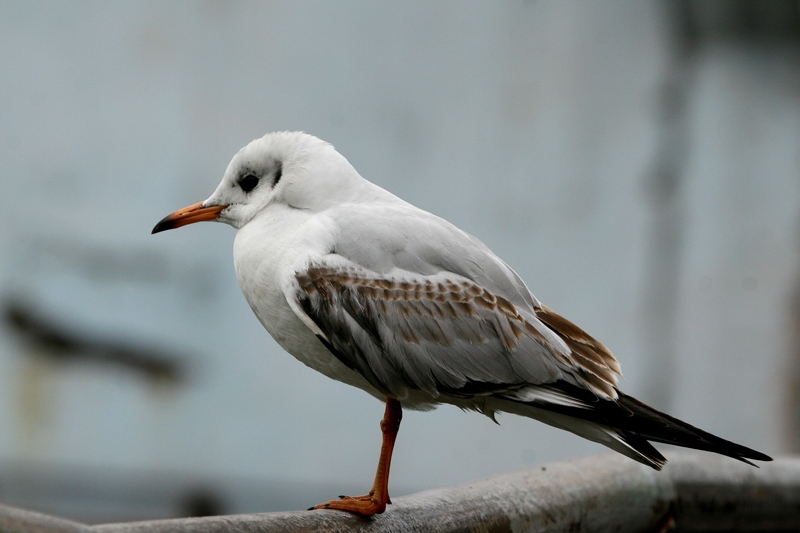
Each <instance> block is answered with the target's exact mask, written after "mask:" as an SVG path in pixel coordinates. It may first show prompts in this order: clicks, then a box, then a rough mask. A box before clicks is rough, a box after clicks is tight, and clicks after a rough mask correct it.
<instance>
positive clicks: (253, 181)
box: [239, 174, 258, 192]
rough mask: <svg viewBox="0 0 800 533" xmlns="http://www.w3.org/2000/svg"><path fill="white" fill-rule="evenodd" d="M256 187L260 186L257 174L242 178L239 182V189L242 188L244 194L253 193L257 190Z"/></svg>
mask: <svg viewBox="0 0 800 533" xmlns="http://www.w3.org/2000/svg"><path fill="white" fill-rule="evenodd" d="M256 185H258V176H256V175H255V174H248V175H246V176H242V178H241V179H240V180H239V187H241V188H242V190H243V191H244V192H250V191H252V190H253V189H255V188H256Z"/></svg>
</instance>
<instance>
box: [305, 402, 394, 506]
mask: <svg viewBox="0 0 800 533" xmlns="http://www.w3.org/2000/svg"><path fill="white" fill-rule="evenodd" d="M402 418H403V410H402V409H401V408H400V402H398V401H397V400H395V399H393V398H386V411H385V412H384V414H383V420H381V432H382V433H383V444H382V445H381V458H380V460H379V461H378V472H377V473H376V474H375V483H374V484H373V485H372V490H371V491H369V494H366V495H364V496H343V497H342V498H341V499H339V500H332V501H329V502H327V503H321V504H319V505H317V506H316V507H314V509H336V510H338V511H349V512H351V513H356V514H360V515H363V516H372V515H374V514H377V513H382V512H383V511H385V510H386V504H387V503H392V501H391V500H390V499H389V467H390V466H391V463H392V450H394V441H395V439H396V438H397V430H398V429H400V420H401V419H402Z"/></svg>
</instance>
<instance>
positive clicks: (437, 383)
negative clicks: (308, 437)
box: [295, 261, 616, 399]
mask: <svg viewBox="0 0 800 533" xmlns="http://www.w3.org/2000/svg"><path fill="white" fill-rule="evenodd" d="M296 282H297V283H296V286H295V292H296V294H295V298H296V302H297V303H298V304H299V308H300V309H302V311H303V312H304V313H305V314H306V315H307V316H308V317H309V318H310V319H311V320H312V321H313V322H314V323H315V324H316V325H317V326H318V327H319V329H320V331H322V333H323V334H324V336H325V338H324V339H322V340H323V342H324V343H325V344H326V346H327V347H328V348H329V349H330V350H331V352H333V353H334V355H336V357H338V358H339V359H340V360H341V361H342V362H343V363H344V364H345V365H347V366H348V367H350V368H351V369H353V370H356V371H358V372H359V373H361V374H362V375H363V376H364V377H365V378H366V379H367V380H368V381H369V382H370V383H371V384H372V385H373V386H374V387H376V388H377V389H378V390H380V391H381V392H383V393H385V394H389V395H391V396H394V397H397V398H401V399H402V398H404V397H405V396H406V394H407V392H408V391H409V390H414V389H416V390H423V391H426V392H427V393H429V394H430V395H431V396H433V397H437V396H438V395H439V394H442V393H444V394H449V395H452V396H465V397H469V396H474V395H481V394H498V393H503V392H508V391H514V390H517V389H521V388H524V387H526V386H530V385H538V384H543V383H549V382H553V381H557V380H559V379H565V380H567V381H570V382H575V383H576V384H579V385H581V386H584V387H586V386H588V387H589V388H591V389H599V390H600V391H602V392H601V394H603V395H609V396H612V397H613V396H615V390H614V387H613V385H615V384H616V383H615V379H614V378H613V375H612V376H611V377H610V378H609V375H610V374H613V370H612V369H610V368H609V367H608V366H607V365H603V364H599V363H598V362H597V361H594V360H593V359H592V358H591V357H590V358H588V359H587V361H588V362H587V363H586V364H585V365H583V366H582V365H580V364H576V361H575V360H574V357H573V356H572V354H570V353H569V351H568V350H566V351H565V350H564V349H563V348H562V349H561V350H559V349H557V348H556V347H554V346H553V345H552V344H551V342H549V341H548V339H547V337H546V335H543V334H542V328H545V327H546V326H544V325H543V324H542V322H540V321H539V320H538V318H536V317H532V316H530V315H528V316H526V315H527V313H525V314H523V313H520V310H519V309H518V308H517V307H516V306H515V305H514V304H513V303H511V302H510V301H508V300H507V299H505V298H503V297H502V296H498V295H494V294H492V293H490V292H489V291H487V290H485V289H484V288H482V287H481V286H480V285H478V284H477V283H475V282H474V281H472V280H470V279H467V278H465V277H463V276H459V275H457V274H453V273H452V272H439V273H437V274H433V275H420V274H410V273H397V274H395V275H392V276H387V275H385V274H378V273H376V272H373V271H370V270H368V269H365V268H363V267H360V266H358V265H355V264H353V263H350V262H346V263H345V264H344V265H343V264H341V262H338V261H337V262H336V263H335V264H326V263H317V264H312V265H310V266H308V267H306V268H305V269H304V270H303V271H302V272H298V273H296ZM537 311H538V309H537ZM553 315H555V314H554V313H553ZM555 316H558V315H555ZM559 318H560V317H559ZM561 320H563V319H561ZM550 321H551V322H554V321H555V319H551V320H550ZM565 322H566V321H565ZM567 324H571V323H569V322H567ZM548 333H549V331H548ZM556 334H557V335H559V336H560V337H561V338H564V336H563V335H561V334H559V333H558V332H557V331H556ZM587 337H588V336H587ZM567 338H568V339H569V337H567ZM588 338H590V337H588ZM569 342H571V341H569V340H567V343H568V344H569ZM595 342H596V341H595ZM598 344H599V343H598ZM609 355H610V352H609ZM611 357H612V359H613V356H611ZM614 362H615V363H616V361H614ZM591 365H594V367H591ZM584 366H587V367H590V368H589V369H588V371H589V372H590V373H591V376H588V379H585V378H583V377H582V375H583V374H584V373H586V372H587V369H585V368H584ZM595 367H596V368H595ZM596 374H599V375H600V377H596ZM609 379H610V380H611V383H608V382H607V381H608V380H609ZM595 382H596V383H595ZM609 391H610V392H611V394H609Z"/></svg>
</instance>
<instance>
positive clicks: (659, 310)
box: [642, 0, 800, 442]
mask: <svg viewBox="0 0 800 533" xmlns="http://www.w3.org/2000/svg"><path fill="white" fill-rule="evenodd" d="M662 12H663V15H664V20H665V27H666V30H667V31H666V36H667V38H668V39H669V41H668V42H669V53H670V58H669V62H668V64H667V68H666V70H665V77H664V80H663V85H662V88H661V94H660V99H659V110H658V124H659V140H658V149H657V151H656V155H655V161H654V163H653V166H652V169H651V173H650V176H649V179H648V180H647V193H648V196H649V199H650V201H651V203H650V205H651V209H652V214H653V222H652V226H651V227H650V230H649V239H648V242H649V249H648V250H647V259H646V270H645V289H644V313H643V318H644V327H643V330H642V337H643V342H642V345H643V346H644V349H645V350H647V351H649V352H650V353H649V354H648V357H647V358H646V359H647V360H648V361H652V362H653V363H652V364H651V367H650V368H648V369H647V376H646V378H645V379H646V385H645V391H646V392H645V393H644V396H645V399H646V400H647V401H648V402H651V403H652V404H653V405H656V406H658V407H659V408H662V409H669V408H670V404H671V403H672V400H673V394H674V390H673V388H674V383H675V381H676V379H675V378H676V372H677V370H676V368H677V363H676V361H675V359H676V356H675V353H676V348H675V330H676V323H677V313H678V305H679V303H678V295H679V294H680V282H681V274H680V273H681V263H682V257H681V256H682V250H683V248H684V243H683V240H684V235H683V234H684V223H685V221H684V215H685V212H684V211H685V206H684V204H685V199H684V197H683V196H684V195H683V194H682V191H681V189H682V182H683V181H684V172H685V168H686V165H687V161H688V160H689V158H690V156H691V135H692V131H691V126H690V125H689V119H690V117H689V111H688V106H689V102H690V100H691V97H692V94H693V91H694V86H695V77H696V70H697V67H696V63H697V57H698V52H699V51H700V50H701V49H702V48H703V47H704V46H706V45H707V44H709V43H711V42H720V41H725V42H731V43H733V42H735V43H736V44H737V45H740V46H756V45H758V46H761V45H767V49H768V50H769V49H771V48H769V45H771V44H780V45H786V44H787V43H791V44H794V45H797V44H798V43H800V2H798V0H679V1H675V0H666V1H665V2H663V3H662ZM775 50H776V53H781V51H780V47H775ZM798 351H799V352H800V350H798ZM798 366H800V364H799V365H798ZM797 381H798V383H800V371H799V372H798V380H797ZM796 388H797V389H798V390H800V385H798V386H797V387H796ZM797 396H798V398H800V393H798V394H797ZM794 403H796V404H797V405H798V406H800V399H798V400H797V401H795V402H794ZM796 418H797V419H798V423H797V424H798V428H800V416H798V417H796ZM796 433H797V434H798V435H800V429H798V430H797V432H796ZM798 442H800V438H798Z"/></svg>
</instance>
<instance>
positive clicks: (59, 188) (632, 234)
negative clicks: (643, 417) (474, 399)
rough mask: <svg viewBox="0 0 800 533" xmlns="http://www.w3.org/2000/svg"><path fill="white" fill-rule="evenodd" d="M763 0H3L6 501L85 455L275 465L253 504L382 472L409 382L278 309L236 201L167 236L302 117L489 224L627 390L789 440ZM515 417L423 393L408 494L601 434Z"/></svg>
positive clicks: (461, 216) (798, 145)
mask: <svg viewBox="0 0 800 533" xmlns="http://www.w3.org/2000/svg"><path fill="white" fill-rule="evenodd" d="M763 3H765V4H771V3H770V2H763ZM734 4H736V5H739V4H740V3H738V2H737V3H734V2H731V3H723V4H719V3H711V4H707V3H689V2H684V3H675V6H673V7H668V5H662V4H660V3H657V2H652V1H651V2H638V1H628V2H600V1H594V2H555V1H542V0H540V1H537V2H525V1H507V2H434V3H432V2H423V1H416V2H403V3H380V4H379V3H372V2H357V1H356V2H295V1H274V2H269V3H263V2H211V1H204V2H169V3H161V2H128V3H106V2H80V3H68V4H64V3H57V2H26V3H15V2H6V3H0V50H2V52H0V72H2V73H3V75H2V76H0V161H2V163H3V164H2V177H0V197H2V198H3V199H4V202H3V204H4V205H3V209H2V210H0V298H2V305H4V306H5V312H4V314H5V322H4V327H3V329H2V330H0V479H2V472H3V468H4V466H3V465H6V467H5V468H7V469H8V468H11V467H12V466H13V471H14V472H16V473H17V474H15V475H16V476H17V477H16V478H14V479H16V480H17V481H15V482H14V483H13V484H3V483H0V500H3V501H6V502H7V503H13V502H14V501H18V500H15V498H17V496H15V494H18V492H15V490H14V486H16V487H19V486H22V485H23V484H24V483H25V482H24V478H25V472H31V471H33V470H35V471H36V472H43V474H41V475H43V476H47V472H56V471H58V472H64V471H65V470H64V469H67V470H66V471H67V472H72V471H75V470H74V469H81V468H84V469H89V470H87V471H89V472H95V473H97V476H100V477H101V476H102V474H101V473H102V472H114V474H110V475H111V476H112V478H113V479H115V480H119V482H120V483H123V482H124V479H125V473H126V472H127V473H132V472H138V473H139V474H140V475H141V476H143V477H142V479H144V481H142V483H144V484H145V485H146V483H147V479H150V478H148V475H149V474H148V473H153V476H152V479H153V480H155V481H153V483H155V484H158V483H165V482H164V477H163V474H164V473H165V472H166V473H168V474H169V476H167V477H172V478H175V479H179V478H182V477H185V478H187V479H188V478H192V479H195V478H197V479H203V480H211V481H210V482H209V481H204V483H210V484H211V487H212V488H214V487H216V485H215V482H218V484H219V485H220V486H221V485H222V484H226V486H228V485H230V484H236V482H237V480H240V481H242V483H243V482H244V481H247V482H248V483H262V485H259V486H263V487H269V488H270V490H264V496H263V498H262V499H260V500H258V501H251V502H250V503H247V504H245V503H241V501H239V500H236V498H235V497H234V496H228V500H227V502H228V504H229V505H228V507H226V508H225V509H223V510H224V511H225V512H234V511H257V510H272V509H278V508H286V509H290V508H304V507H307V506H308V505H311V504H313V503H315V500H311V501H306V500H304V499H303V498H304V497H305V495H307V494H309V491H307V490H302V491H298V493H299V495H298V497H297V498H295V499H289V500H287V499H285V498H284V499H281V497H280V496H279V495H277V494H278V493H279V491H280V488H281V487H285V486H287V484H288V482H289V480H291V482H293V483H309V484H316V485H315V486H319V485H324V486H326V487H327V486H335V487H339V488H338V489H336V490H337V491H339V492H335V493H332V494H330V496H335V494H339V493H358V491H360V490H361V491H363V490H365V489H366V488H367V487H368V486H369V484H370V483H371V479H372V476H373V474H374V468H375V464H376V461H377V454H378V449H379V443H380V435H379V431H378V420H379V419H380V417H381V414H382V410H383V407H382V406H381V405H380V403H378V402H376V401H374V400H373V399H371V398H369V397H368V396H367V395H366V394H364V393H363V392H360V391H358V390H354V389H350V388H348V387H346V386H344V385H341V384H338V383H335V382H332V381H329V380H327V379H326V378H324V377H322V376H321V375H317V374H316V373H314V372H313V371H311V370H309V369H307V368H305V367H304V366H303V365H301V364H300V363H298V362H296V361H295V360H294V359H293V358H292V357H290V356H288V355H287V354H285V353H284V352H282V350H281V349H280V348H278V347H277V345H276V344H275V343H274V342H273V341H272V339H271V338H270V337H269V335H268V334H267V333H266V332H265V331H263V329H262V328H261V326H260V325H259V324H258V322H257V320H256V319H255V317H254V316H252V313H251V311H250V309H249V308H248V306H247V304H246V303H245V301H244V298H243V297H242V295H241V293H240V291H239V288H238V285H237V283H236V280H235V276H234V273H233V268H232V260H231V245H232V241H233V237H234V231H233V230H232V229H231V228H229V227H227V226H223V225H214V224H202V225H197V226H193V227H189V228H185V229H181V230H179V231H174V232H168V233H165V234H159V235H157V236H151V235H150V234H149V232H150V229H151V228H152V226H153V225H154V224H155V222H157V221H158V220H159V219H160V218H161V217H162V216H164V215H166V214H167V213H169V212H171V211H174V210H175V209H177V208H180V207H183V206H185V205H189V204H191V203H194V202H197V201H200V200H203V199H205V198H206V197H207V196H208V195H210V193H211V192H212V191H213V189H214V187H215V186H216V184H217V182H218V181H219V179H220V178H221V176H222V172H223V171H224V169H225V167H226V165H227V163H228V161H229V159H230V157H231V156H232V155H233V154H234V153H235V152H236V150H238V149H239V148H240V147H241V146H242V145H244V144H246V143H247V142H249V141H250V140H251V139H253V138H255V137H258V136H261V135H263V134H264V133H266V132H268V131H273V130H283V129H288V130H305V131H308V132H310V133H313V134H315V135H317V136H319V137H321V138H323V139H325V140H327V141H329V142H331V143H333V144H334V145H335V146H336V147H337V148H338V149H339V151H340V152H342V153H343V154H344V155H345V156H346V157H348V159H349V160H350V161H351V162H352V163H353V164H354V166H355V167H356V168H357V169H358V170H359V171H360V172H361V173H362V175H363V176H364V177H366V178H367V179H370V180H372V181H374V182H375V183H377V184H379V185H381V186H383V187H385V188H387V189H389V190H391V191H392V192H394V193H396V194H398V195H399V196H401V197H403V198H404V199H406V200H408V201H410V202H412V203H414V204H416V205H418V206H420V207H423V208H425V209H427V210H430V211H432V212H434V213H436V214H438V215H440V216H443V217H445V218H447V219H448V220H450V221H451V222H453V223H455V224H457V225H458V226H460V227H462V228H464V229H465V230H467V231H469V232H471V233H473V234H474V235H476V236H478V237H479V238H480V239H482V240H483V241H484V242H486V243H487V244H488V245H489V246H490V247H491V248H492V249H493V250H494V251H495V252H497V253H498V254H499V255H500V256H501V257H503V258H504V259H505V260H506V261H507V262H508V263H509V264H510V265H511V266H512V267H514V268H515V269H516V270H517V271H518V272H519V274H520V275H521V276H522V277H523V279H525V280H526V282H527V283H528V285H529V287H530V288H531V290H532V291H533V292H534V293H535V294H536V295H537V297H538V298H539V299H540V300H542V301H543V302H545V303H546V304H547V305H549V306H550V307H553V308H555V309H556V310H557V311H559V312H560V313H562V314H564V315H565V316H567V317H569V318H570V319H572V320H573V321H575V322H577V323H578V324H580V325H581V326H582V327H584V328H585V329H586V330H588V331H589V332H590V333H592V334H593V335H595V336H597V337H598V338H599V339H601V340H602V341H603V342H604V343H606V344H607V345H608V346H609V347H610V348H611V349H612V350H613V351H614V353H615V354H616V355H617V357H618V358H619V359H620V361H621V362H622V365H623V371H624V373H625V376H626V379H624V380H623V381H622V386H623V388H624V389H625V390H626V391H628V392H630V393H632V394H634V395H636V396H638V397H640V398H641V399H642V400H644V401H651V402H653V403H654V405H655V406H656V407H660V408H664V409H669V411H670V412H671V414H673V415H675V416H678V417H680V418H683V419H685V420H687V421H688V422H690V423H693V424H695V425H698V426H701V427H703V428H704V429H707V430H709V431H711V432H713V433H716V434H719V435H720V436H723V437H726V438H730V439H733V440H736V441H739V442H741V443H743V444H746V445H748V446H752V447H755V448H757V449H760V450H761V451H764V452H766V453H770V454H775V453H780V452H782V451H784V450H786V449H787V448H788V446H789V444H788V442H789V439H790V437H789V436H787V435H786V432H785V431H784V429H785V428H786V427H788V424H787V422H786V421H787V420H792V419H793V418H792V417H793V416H794V415H793V414H792V413H793V411H792V409H793V407H792V406H791V404H790V402H789V399H788V398H790V394H789V392H788V391H790V390H791V387H792V386H791V379H790V372H788V371H789V370H790V369H791V368H792V364H793V363H792V359H791V358H790V355H791V353H792V344H791V342H792V336H791V332H792V317H793V315H792V314H791V309H792V306H791V302H792V299H791V298H792V292H791V291H792V290H793V288H794V287H796V286H797V280H798V275H797V268H796V266H797V265H796V263H797V261H796V259H797V258H796V254H797V251H796V250H797V248H796V239H797V220H796V217H797V211H798V200H800V195H799V194H798V186H797V185H798V184H797V178H798V170H799V169H800V158H798V153H799V151H798V149H800V101H799V100H798V94H799V93H798V87H800V78H798V73H800V69H798V66H799V64H798V50H797V45H796V38H795V36H794V34H792V33H791V28H790V30H789V31H788V32H784V33H781V32H777V33H776V32H774V31H773V30H769V29H768V30H765V31H763V32H761V33H758V34H757V35H756V36H755V37H753V36H752V35H749V36H748V35H745V36H744V37H743V36H742V33H743V32H739V31H731V32H727V33H726V32H716V31H712V30H713V28H715V27H717V26H715V24H717V25H719V24H722V23H719V24H718V22H716V21H718V18H719V16H720V13H721V14H722V16H723V20H725V18H724V16H725V15H726V13H728V12H730V11H731V9H735V6H734V7H733V8H730V9H729V8H728V7H726V6H728V5H734ZM777 4H781V5H782V6H784V7H783V8H785V6H786V5H790V6H791V5H796V2H777ZM676 6H677V7H676ZM709 6H710V7H709ZM715 6H716V7H715ZM783 8H782V9H783ZM715 10H716V11H715ZM681 17H683V18H681ZM784 18H785V17H784ZM745 19H746V20H749V19H747V16H745ZM778 19H779V20H782V18H781V17H778ZM687 27H688V28H689V30H687ZM721 27H725V25H724V24H722V26H721ZM709 28H711V29H709ZM685 31H691V32H694V33H692V34H691V35H690V36H689V37H688V39H689V41H688V44H687V41H686V39H687V37H686V36H685V35H683V34H682V33H681V32H685ZM773 34H774V35H773ZM764 35H766V36H767V38H765V37H764ZM776 35H777V36H776ZM770 36H771V37H770ZM676 98H677V100H676ZM665 176H666V177H665ZM660 187H661V188H660ZM663 187H667V189H663ZM665 190H666V192H664V191H665ZM500 422H501V426H500V427H497V426H496V425H495V424H493V423H492V422H491V421H490V420H488V419H486V418H483V417H480V416H478V415H476V414H464V413H461V412H459V411H458V410H456V409H452V408H448V407H443V408H440V409H439V410H437V411H435V412H433V413H407V415H406V417H405V419H404V422H403V429H402V431H401V432H400V436H399V438H398V445H397V448H396V451H395V459H394V465H393V470H392V487H393V494H397V495H399V494H401V493H404V492H410V491H416V490H419V489H423V488H428V487H435V486H445V485H452V484H455V483H459V482H464V481H468V480H473V479H478V478H482V477H486V476H491V475H494V474H497V473H500V472H504V471H509V470H515V469H519V468H523V467H525V466H529V465H532V464H537V463H540V462H543V461H550V460H554V459H560V458H565V457H570V456H575V455H580V454H585V453H590V452H597V451H602V448H601V447H599V446H598V445H595V444H593V443H589V442H585V441H582V440H580V439H578V438H577V437H574V436H573V435H571V434H567V433H563V432H559V431H558V430H555V429H552V428H549V427H546V426H544V425H542V424H539V423H537V422H534V421H530V420H523V419H518V418H514V417H510V416H502V417H501V418H500ZM8 465H11V466H8ZM59 469H60V470H59ZM70 469H73V470H70ZM156 473H157V474H158V475H155V474H156ZM141 476H140V477H141ZM215 480H216V481H215ZM222 480H224V481H225V483H222ZM229 482H230V483H229ZM88 483H89V484H91V482H88ZM10 485H14V486H10ZM87 490H88V489H87ZM270 491H271V492H270ZM30 494H33V496H29V497H28V499H26V500H25V502H26V505H32V506H34V505H40V507H41V506H44V507H47V504H46V502H45V503H42V502H41V501H40V500H36V497H35V491H33V492H30ZM226 494H227V493H226ZM231 494H232V493H231ZM54 498H55V496H54ZM37 501H38V503H37ZM237 502H239V503H237ZM248 506H250V507H248ZM51 508H52V507H51ZM60 509H61V508H60ZM61 512H68V510H63V509H61ZM147 512H148V511H147V510H142V511H141V512H140V514H141V515H146V514H147ZM151 512H152V513H156V512H158V513H167V514H168V513H169V512H171V511H168V510H163V509H162V510H157V511H156V510H152V509H151ZM73 514H77V515H80V513H77V512H75V513H73ZM89 514H90V513H89V511H86V512H84V514H83V515H80V516H82V517H87V516H89ZM128 514H129V515H130V516H133V515H134V514H135V513H133V514H132V513H130V512H129V513H128ZM92 516H94V515H92ZM136 516H139V515H136ZM89 518H91V516H89Z"/></svg>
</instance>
